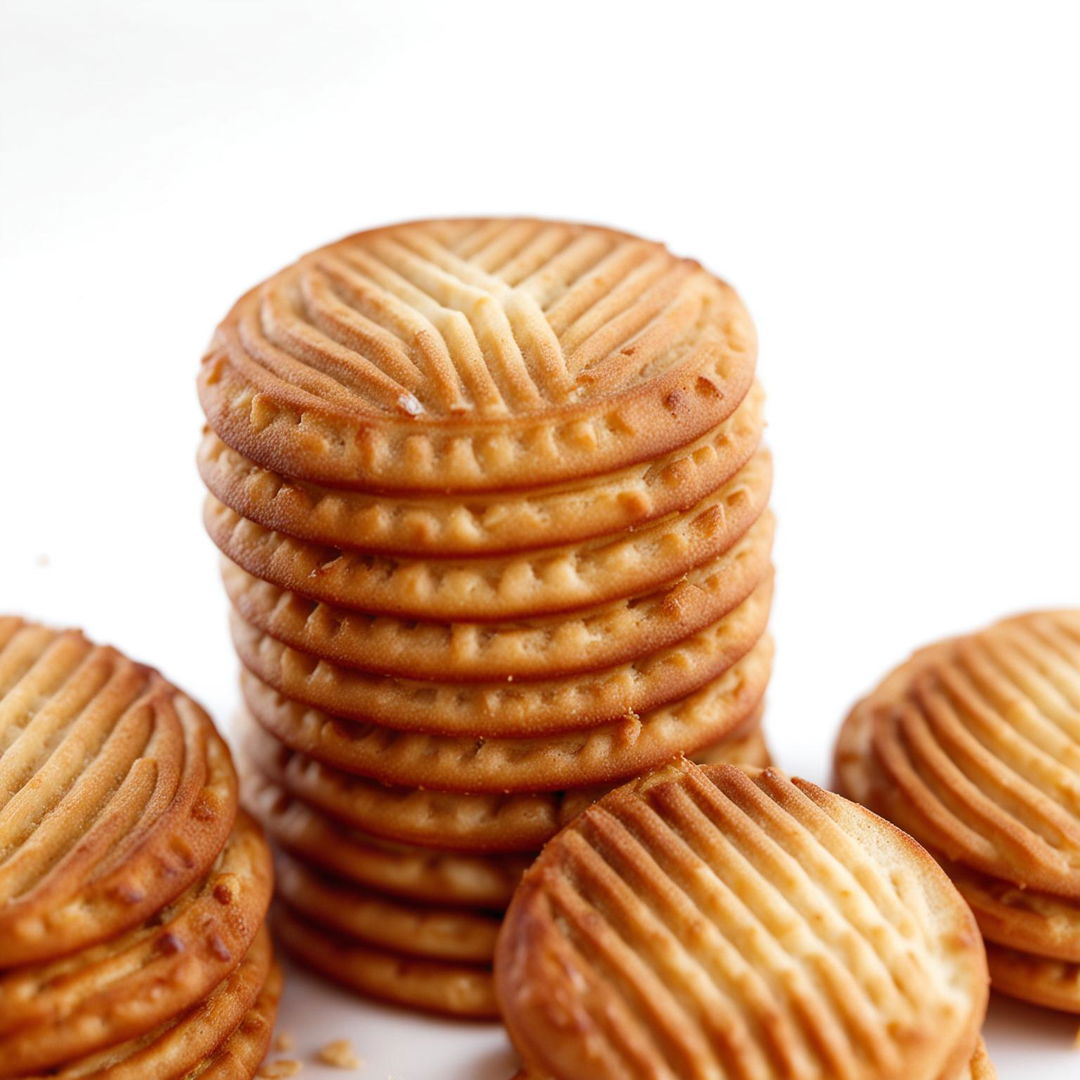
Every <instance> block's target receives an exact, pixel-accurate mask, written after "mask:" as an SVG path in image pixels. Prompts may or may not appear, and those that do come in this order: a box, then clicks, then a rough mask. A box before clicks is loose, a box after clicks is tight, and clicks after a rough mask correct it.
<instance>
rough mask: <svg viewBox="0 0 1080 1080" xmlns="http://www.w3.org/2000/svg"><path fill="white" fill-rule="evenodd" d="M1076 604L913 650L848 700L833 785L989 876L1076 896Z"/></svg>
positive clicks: (1079, 639) (1079, 836) (1079, 878)
mask: <svg viewBox="0 0 1080 1080" xmlns="http://www.w3.org/2000/svg"><path fill="white" fill-rule="evenodd" d="M1078 667H1080V612H1069V611H1059V612H1035V613H1031V614H1029V615H1024V616H1018V617H1015V618H1012V619H1007V620H1004V621H1002V622H1000V623H997V624H995V625H994V626H991V627H989V628H987V629H986V630H983V631H980V632H978V633H976V634H971V635H968V636H966V637H962V638H956V639H953V640H950V641H946V642H942V643H939V644H937V645H933V646H930V647H929V648H926V649H922V650H920V651H919V652H918V653H916V654H915V655H914V656H913V657H912V658H911V660H909V661H908V662H907V663H905V664H903V665H902V666H901V667H900V668H898V669H897V670H896V671H895V672H893V673H892V674H891V675H890V676H889V677H888V678H887V679H886V680H885V681H884V682H883V683H882V684H881V685H880V686H879V687H878V688H877V689H876V690H875V691H874V692H873V693H872V694H870V695H869V696H868V697H867V698H865V699H864V700H863V701H861V702H860V703H859V704H858V705H856V706H855V708H854V709H853V710H852V713H851V715H850V716H849V718H848V720H847V721H846V723H845V727H844V730H843V732H842V733H841V738H840V741H839V743H838V747H837V759H836V771H837V777H838V780H839V781H840V783H841V785H842V786H843V788H844V789H845V790H846V791H847V792H849V793H850V794H852V795H854V796H856V797H858V798H860V799H862V800H863V801H865V802H866V803H867V804H868V805H870V806H871V807H872V808H874V809H875V810H878V811H879V812H880V813H882V814H883V815H885V816H886V817H889V818H890V819H892V820H895V821H896V822H897V823H898V824H900V825H901V826H902V827H903V828H905V829H907V830H908V831H909V832H911V833H912V834H913V835H915V836H917V837H918V838H919V839H920V840H922V841H923V842H925V843H926V844H927V845H928V846H931V847H933V848H934V849H935V850H937V851H940V852H941V853H942V854H943V855H944V856H945V857H947V858H949V859H951V860H954V861H956V862H961V863H964V864H965V865H967V866H969V867H971V868H972V869H974V870H977V871H979V872H981V873H983V874H986V875H988V876H991V877H997V878H1001V879H1003V880H1006V881H1014V882H1019V883H1023V884H1024V885H1025V886H1027V887H1030V888H1033V889H1036V890H1039V891H1045V892H1052V893H1055V894H1058V895H1060V896H1064V897H1069V898H1071V899H1080V793H1078V789H1077V787H1076V784H1075V776H1076V773H1077V771H1080V744H1078V742H1077V741H1076V739H1075V738H1074V737H1073V735H1071V734H1070V732H1071V731H1072V730H1073V729H1074V728H1075V725H1076V724H1077V723H1078V722H1080V687H1078V684H1077V676H1076V671H1077V668H1078Z"/></svg>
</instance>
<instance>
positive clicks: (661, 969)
mask: <svg viewBox="0 0 1080 1080" xmlns="http://www.w3.org/2000/svg"><path fill="white" fill-rule="evenodd" d="M978 941H979V939H978V933H977V930H976V927H975V924H974V920H973V919H972V916H971V913H970V911H969V910H968V908H967V907H966V905H965V904H964V903H963V901H962V900H961V898H960V896H959V895H958V894H957V893H956V891H955V889H953V888H952V886H951V885H950V883H949V881H948V879H947V878H946V876H945V875H944V874H943V873H942V871H941V870H940V868H939V867H938V866H937V864H936V863H935V862H934V861H933V859H932V858H931V857H930V856H929V855H928V854H927V853H926V852H925V851H923V850H922V849H921V848H919V847H918V845H916V844H914V843H913V842H912V841H911V840H910V838H908V837H906V836H904V834H902V833H900V832H899V831H898V830H896V829H894V828H893V827H892V826H890V825H889V824H888V823H886V822H883V821H881V820H880V819H878V818H876V817H874V816H873V815H872V814H870V813H868V812H867V811H865V810H863V809H862V808H861V807H857V806H855V805H854V804H851V803H848V802H846V800H842V799H840V798H839V797H838V796H835V795H832V794H831V793H828V792H824V791H822V790H821V789H819V788H816V787H814V786H813V785H811V784H807V783H805V782H804V781H795V782H791V781H788V780H787V779H786V778H784V777H783V776H782V775H780V774H779V773H777V772H776V771H775V770H764V771H761V772H758V773H756V775H755V776H754V777H753V778H751V777H748V776H747V775H746V774H745V773H744V772H742V771H741V770H739V769H736V768H733V767H729V766H706V767H704V768H703V769H702V768H697V767H695V766H692V765H691V764H690V763H688V762H685V761H684V762H682V763H679V764H678V765H676V766H672V767H669V768H668V769H666V770H662V771H660V772H659V773H656V774H653V775H651V776H647V777H645V778H643V779H641V780H639V781H636V782H633V783H630V784H627V785H625V786H623V787H622V788H619V789H616V790H615V791H614V792H612V793H610V794H609V795H607V796H605V797H604V798H603V799H601V800H600V801H599V802H598V803H596V804H595V805H594V806H593V807H591V808H590V809H589V810H587V811H586V812H585V813H583V814H582V815H581V816H579V817H578V818H576V819H575V821H574V822H573V823H572V824H571V825H570V826H569V827H567V828H566V829H564V830H563V831H562V832H561V833H560V834H559V835H558V836H557V837H556V838H555V839H554V840H553V841H551V842H550V843H549V844H548V845H547V847H546V848H545V849H544V852H543V853H542V855H541V856H540V858H539V859H538V861H537V863H536V864H535V865H534V866H533V868H532V869H530V871H529V872H528V873H527V874H526V876H525V879H524V880H523V882H522V885H521V887H520V888H519V890H518V892H517V894H516V895H515V898H514V900H513V902H512V903H511V906H510V909H509V912H508V913H507V917H506V920H505V923H504V926H503V930H502V932H501V934H500V939H499V943H498V946H497V954H496V985H497V992H498V995H499V1002H500V1006H501V1009H502V1012H503V1017H504V1020H505V1022H506V1024H507V1026H508V1029H509V1031H510V1034H511V1037H512V1039H513V1041H514V1043H515V1046H517V1048H518V1050H519V1052H520V1053H521V1055H522V1058H523V1060H524V1061H525V1064H526V1066H527V1071H528V1072H530V1073H533V1072H535V1073H536V1074H538V1075H552V1076H558V1077H559V1078H560V1080H574V1078H577V1077H581V1078H582V1080H584V1078H586V1077H587V1078H588V1080H606V1078H609V1077H610V1078H615V1077H618V1078H619V1080H631V1078H633V1077H636V1076H649V1077H665V1078H674V1077H678V1078H680V1080H691V1078H693V1077H699V1076H700V1077H704V1076H707V1075H716V1073H717V1072H718V1071H719V1069H720V1068H721V1067H722V1068H723V1070H724V1072H725V1074H727V1073H729V1072H731V1071H732V1070H733V1069H735V1068H738V1070H739V1071H740V1072H745V1073H746V1074H747V1075H783V1076H785V1077H789V1078H791V1080H798V1078H799V1077H802V1076H806V1077H811V1076H821V1075H844V1076H848V1077H852V1078H857V1077H866V1078H867V1080H870V1078H873V1080H888V1078H893V1077H896V1078H900V1077H907V1078H915V1077H919V1078H925V1080H937V1078H939V1077H942V1076H953V1075H955V1074H956V1073H959V1072H960V1071H961V1070H962V1069H963V1067H964V1063H965V1062H966V1061H968V1060H969V1059H970V1057H971V1055H972V1052H973V1049H974V1046H975V1042H976V1038H977V1032H978V1027H979V1024H980V1022H981V1019H982V1014H983V1011H984V1009H985V1006H986V993H987V987H986V982H987V978H986V963H985V957H984V956H983V953H982V950H981V948H980V947H979V944H978ZM721 1062H722V1064H721Z"/></svg>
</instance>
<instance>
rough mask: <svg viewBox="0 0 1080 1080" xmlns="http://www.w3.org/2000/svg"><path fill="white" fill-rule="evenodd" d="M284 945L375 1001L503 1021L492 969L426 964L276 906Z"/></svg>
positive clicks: (277, 926)
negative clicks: (319, 925)
mask: <svg viewBox="0 0 1080 1080" xmlns="http://www.w3.org/2000/svg"><path fill="white" fill-rule="evenodd" d="M273 926H274V929H275V931H276V932H277V936H278V939H279V940H280V942H281V943H282V945H284V946H285V948H286V949H288V950H289V952H291V953H292V954H293V955H294V956H295V957H296V958H297V959H298V960H300V961H302V962H303V963H304V964H306V965H307V966H308V967H311V968H313V969H314V970H315V971H318V972H319V973H320V974H321V975H324V976H325V977H326V978H328V979H332V980H333V981H334V982H337V983H340V984H341V985H343V986H346V987H348V988H349V989H351V990H356V991H358V992H359V993H361V994H365V995H367V996H369V997H374V998H379V999H380V1000H382V1001H390V1002H394V1003H396V1004H398V1005H405V1006H408V1007H410V1008H414V1009H423V1010H425V1011H428V1012H435V1013H444V1014H448V1015H450V1016H459V1017H466V1018H471V1019H477V1020H491V1019H494V1018H495V1017H497V1016H498V1007H497V1006H496V1004H495V989H494V984H493V980H492V975H491V967H490V965H488V966H483V965H473V964H460V963H451V962H448V961H440V960H423V959H419V958H417V957H411V956H406V955H404V954H403V953H396V952H393V951H392V950H390V949H382V948H379V947H378V946H374V945H367V944H365V943H363V942H360V941H357V940H355V939H353V938H351V937H346V936H345V935H342V934H335V933H332V932H331V931H327V930H322V929H320V928H319V927H316V926H315V925H313V924H312V923H311V922H310V921H309V920H308V919H305V918H303V917H302V916H298V915H295V914H293V912H291V911H290V910H289V908H288V907H286V906H285V905H284V904H280V905H276V906H275V910H274V912H273Z"/></svg>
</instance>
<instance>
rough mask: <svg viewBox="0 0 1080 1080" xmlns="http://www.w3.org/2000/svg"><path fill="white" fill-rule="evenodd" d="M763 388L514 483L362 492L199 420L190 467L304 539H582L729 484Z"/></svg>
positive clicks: (752, 439) (434, 549)
mask: <svg viewBox="0 0 1080 1080" xmlns="http://www.w3.org/2000/svg"><path fill="white" fill-rule="evenodd" d="M763 400H764V394H763V393H762V390H761V387H760V386H755V387H754V388H753V389H752V390H751V392H750V393H749V394H747V396H746V398H745V400H744V401H743V402H742V403H741V404H740V405H739V407H738V408H737V409H736V410H735V412H734V413H733V414H732V415H731V416H730V417H729V418H728V419H727V420H726V421H725V422H724V423H723V424H721V425H719V427H717V428H715V429H713V430H711V431H709V432H707V433H706V434H705V435H703V436H702V437H701V438H700V439H697V440H696V441H695V442H692V443H690V444H689V445H687V446H682V447H679V448H678V449H677V450H674V451H672V452H671V453H670V454H668V455H667V456H665V457H664V458H660V459H659V460H656V461H645V462H641V463H639V464H637V465H634V466H631V467H630V468H629V469H625V470H623V471H622V472H619V473H614V474H610V473H609V474H607V475H604V476H600V477H589V478H587V479H584V480H577V481H568V482H567V483H564V484H560V485H557V486H555V487H548V488H540V489H538V490H537V489H533V490H529V491H524V492H508V491H497V492H492V493H489V494H484V495H479V494H472V495H470V496H469V497H468V498H467V499H464V500H463V499H462V498H460V497H454V496H446V495H439V494H436V493H429V494H426V495H420V496H415V497H407V496H402V497H397V498H395V497H392V496H389V495H386V494H377V495H372V494H367V493H365V492H357V491H346V490H342V489H341V488H328V487H322V486H319V485H316V484H308V483H305V482H304V481H302V480H296V479H294V478H291V477H286V476H282V475H280V474H279V473H273V472H269V471H267V470H265V469H262V468H260V467H259V466H258V465H256V464H255V463H254V462H252V461H248V459H247V458H245V457H244V456H243V455H241V454H238V453H237V452H236V451H235V450H233V449H232V448H231V447H229V446H227V445H226V444H225V443H223V442H222V441H221V440H220V439H219V438H218V437H217V436H216V435H215V434H214V433H213V432H212V431H210V430H209V429H207V431H206V432H205V434H204V437H203V441H202V444H201V446H200V448H199V455H198V462H199V471H200V472H201V474H202V477H203V480H204V481H205V483H206V486H207V488H208V489H209V490H210V491H211V492H212V493H213V494H214V495H215V496H216V497H217V498H218V500H219V501H220V502H222V503H224V504H225V505H226V506H228V507H229V508H230V509H232V510H235V511H236V513H237V514H239V515H241V516H242V517H246V518H250V519H251V520H252V521H255V522H258V523H259V524H260V525H262V526H263V527H264V528H267V529H270V530H273V531H276V532H281V533H284V534H286V535H288V536H294V537H296V538H297V539H300V540H308V541H310V542H311V543H314V544H322V545H329V546H332V547H341V548H343V549H345V550H349V549H351V548H363V549H364V550H367V551H379V552H383V553H384V554H388V555H413V556H421V557H422V556H435V557H438V558H452V557H460V556H466V555H474V556H475V555H488V556H490V555H506V554H509V553H510V552H514V551H523V550H533V549H535V548H542V547H557V546H560V545H563V544H571V543H580V542H581V541H583V540H590V539H592V538H594V537H597V536H605V535H611V534H613V533H617V532H621V531H622V530H624V529H630V528H640V527H641V526H642V525H644V524H646V523H648V522H650V521H656V520H658V519H659V518H662V517H665V516H666V515H668V514H673V513H685V512H686V511H688V510H689V509H690V508H691V507H693V506H695V505H696V504H697V503H699V502H700V501H701V500H702V499H704V498H706V496H708V495H709V494H710V493H712V492H714V491H717V490H719V489H720V488H722V487H723V486H724V485H725V484H727V483H728V482H729V481H730V480H731V479H732V478H733V477H734V476H735V474H736V473H738V472H739V470H740V469H741V468H742V467H743V466H744V465H746V464H747V462H748V461H749V460H750V458H751V457H752V456H753V454H754V452H755V451H756V450H757V448H758V443H759V441H760V438H761V433H762V428H763V426H764V420H763V416H762V412H763V409H762V403H763Z"/></svg>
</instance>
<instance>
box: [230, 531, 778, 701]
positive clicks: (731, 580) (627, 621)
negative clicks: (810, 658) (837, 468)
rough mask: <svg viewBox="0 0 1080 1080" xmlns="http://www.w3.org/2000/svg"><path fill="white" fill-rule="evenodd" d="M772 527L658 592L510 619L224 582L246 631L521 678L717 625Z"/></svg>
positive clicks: (237, 578) (340, 658) (394, 667)
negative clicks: (429, 613) (367, 604)
mask: <svg viewBox="0 0 1080 1080" xmlns="http://www.w3.org/2000/svg"><path fill="white" fill-rule="evenodd" d="M773 530H774V523H773V519H772V515H771V514H763V515H762V517H761V518H759V519H758V521H757V522H755V524H754V525H753V526H752V527H751V528H750V529H749V530H748V531H747V532H746V534H745V535H744V536H743V537H742V538H741V539H740V540H739V541H738V542H737V543H736V544H735V545H734V546H733V547H731V548H729V549H728V550H727V551H725V552H724V553H723V554H721V555H720V556H718V557H717V558H715V559H712V560H710V561H709V562H706V563H703V564H702V565H701V566H697V567H694V568H693V569H692V570H690V571H689V572H688V573H687V574H685V575H683V576H682V577H681V578H679V579H678V580H677V581H675V582H667V583H665V584H664V585H663V586H662V587H661V588H660V589H658V590H657V591H656V592H654V593H652V594H648V595H644V596H635V597H630V598H625V599H621V600H616V601H614V602H612V603H610V604H604V605H602V606H601V607H599V608H592V609H589V610H587V611H585V612H581V613H580V614H570V613H567V612H562V613H560V614H558V615H547V616H543V617H541V618H538V619H516V620H514V621H511V622H506V621H504V622H494V623H492V622H468V621H464V620H457V621H454V622H438V621H434V620H431V619H425V620H423V621H419V620H416V619H399V618H395V617H393V616H390V615H369V614H365V613H363V612H358V611H352V610H350V609H348V608H339V607H334V606H333V605H331V604H323V603H319V602H317V601H314V600H309V599H308V598H307V597H305V596H302V595H300V594H299V593H295V592H291V591H289V590H287V589H281V588H279V587H278V586H276V585H273V584H271V583H269V582H265V581H261V580H259V579H258V578H255V577H252V576H251V575H250V574H248V573H247V572H246V571H245V570H243V569H242V568H241V567H239V566H237V565H236V564H235V563H231V562H229V561H228V560H227V559H223V560H222V579H223V581H224V583H225V590H226V592H227V593H228V595H229V599H230V600H231V601H232V603H233V607H234V608H235V610H236V612H237V613H238V615H239V616H240V618H241V619H242V620H243V622H244V623H246V624H247V625H248V627H250V628H251V629H250V630H248V634H249V635H250V634H251V633H253V631H254V630H258V631H260V632H262V633H263V634H266V635H269V636H270V637H272V638H275V639H276V640H277V641H279V642H280V643H281V644H282V645H288V646H291V647H292V648H293V649H296V650H298V651H299V652H301V653H308V654H310V655H313V656H318V657H320V658H321V659H323V660H326V661H329V662H331V663H335V664H340V665H343V666H345V667H348V668H357V669H360V670H362V671H369V672H372V673H375V674H379V675H393V676H396V677H398V678H405V679H416V680H420V679H427V680H431V681H441V680H445V681H453V682H474V681H476V682H483V681H495V680H500V679H501V680H503V681H506V680H507V679H512V680H513V681H514V682H520V681H523V680H533V679H552V678H563V677H566V676H568V675H573V674H577V673H579V672H588V671H595V670H598V669H601V668H609V667H613V666H615V665H618V664H621V663H628V662H632V661H634V660H637V659H639V658H641V657H644V656H648V655H650V654H652V653H655V652H657V651H658V650H660V649H663V648H667V647H670V646H672V645H674V644H675V643H676V642H678V641H682V640H685V639H686V638H688V637H689V636H691V635H692V634H694V633H696V632H698V631H701V630H703V629H704V628H705V627H707V626H709V625H711V624H713V623H715V622H717V621H718V620H720V619H721V618H723V617H724V616H726V615H728V614H729V613H730V612H732V611H733V610H734V609H735V608H737V607H738V606H739V605H740V604H741V603H742V602H743V601H745V600H746V599H747V598H748V597H749V596H750V594H751V593H752V592H753V590H754V589H755V587H756V586H757V585H759V584H760V583H761V582H762V580H763V579H765V578H766V577H767V576H768V574H769V567H770V563H769V559H770V554H771V548H772V534H773ZM241 634H242V636H243V634H244V631H241Z"/></svg>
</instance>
